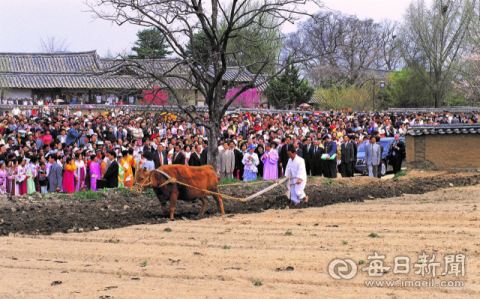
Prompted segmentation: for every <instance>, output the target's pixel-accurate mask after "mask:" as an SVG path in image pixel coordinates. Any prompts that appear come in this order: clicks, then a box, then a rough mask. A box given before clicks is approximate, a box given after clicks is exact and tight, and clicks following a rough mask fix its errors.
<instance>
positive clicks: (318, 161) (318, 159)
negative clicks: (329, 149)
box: [312, 146, 325, 170]
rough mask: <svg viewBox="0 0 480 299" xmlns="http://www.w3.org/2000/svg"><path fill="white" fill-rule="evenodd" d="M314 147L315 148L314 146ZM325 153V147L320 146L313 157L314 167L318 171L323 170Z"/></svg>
mask: <svg viewBox="0 0 480 299" xmlns="http://www.w3.org/2000/svg"><path fill="white" fill-rule="evenodd" d="M312 147H313V146H312ZM324 153H325V149H324V148H323V147H320V146H318V147H317V151H316V152H315V154H314V155H313V158H312V159H313V165H314V166H315V168H317V169H320V170H321V169H322V168H323V160H322V155H323V154H324Z"/></svg>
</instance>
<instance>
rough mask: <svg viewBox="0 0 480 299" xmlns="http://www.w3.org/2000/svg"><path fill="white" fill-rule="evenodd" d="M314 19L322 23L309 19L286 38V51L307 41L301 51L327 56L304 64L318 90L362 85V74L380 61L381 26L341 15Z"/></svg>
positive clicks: (338, 13) (325, 13)
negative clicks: (302, 41) (322, 87)
mask: <svg viewBox="0 0 480 299" xmlns="http://www.w3.org/2000/svg"><path fill="white" fill-rule="evenodd" d="M316 16H317V18H320V19H322V20H323V22H316V21H315V20H314V19H312V20H308V21H306V22H304V23H302V24H301V25H300V26H299V28H298V30H297V31H296V32H295V33H293V34H290V36H289V37H288V39H287V42H286V46H287V48H289V47H298V45H297V44H298V42H299V41H300V40H309V42H308V43H307V45H308V46H306V47H304V48H303V51H304V52H307V53H308V52H312V53H329V54H328V55H319V56H318V58H317V59H314V60H309V61H307V62H306V63H304V70H305V71H306V73H307V75H308V77H309V79H310V80H311V81H312V82H313V83H314V84H315V85H316V86H317V87H319V86H324V87H328V86H331V85H337V86H339V85H344V84H347V85H351V84H359V83H362V79H363V77H364V75H365V74H366V73H367V72H368V71H369V70H370V69H372V68H376V67H377V66H378V63H379V62H381V61H382V59H383V58H381V55H383V51H382V43H381V41H382V39H381V34H380V33H381V26H380V24H378V23H375V22H373V20H371V19H366V20H359V19H358V18H357V17H356V16H347V15H344V14H342V13H340V12H323V11H322V12H318V13H317V15H316ZM333 49H334V50H333ZM386 51H388V50H386ZM389 61H390V58H389Z"/></svg>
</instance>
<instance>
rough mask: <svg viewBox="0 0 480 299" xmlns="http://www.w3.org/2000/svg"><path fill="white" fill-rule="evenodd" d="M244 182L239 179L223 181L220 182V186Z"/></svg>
mask: <svg viewBox="0 0 480 299" xmlns="http://www.w3.org/2000/svg"><path fill="white" fill-rule="evenodd" d="M241 182H242V181H239V180H237V179H223V180H221V181H220V182H218V184H219V185H229V184H237V183H241Z"/></svg>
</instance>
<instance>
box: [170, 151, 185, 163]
mask: <svg viewBox="0 0 480 299" xmlns="http://www.w3.org/2000/svg"><path fill="white" fill-rule="evenodd" d="M172 164H176V165H185V155H184V154H183V153H181V152H178V153H174V154H173V159H172Z"/></svg>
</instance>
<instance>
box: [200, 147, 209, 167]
mask: <svg viewBox="0 0 480 299" xmlns="http://www.w3.org/2000/svg"><path fill="white" fill-rule="evenodd" d="M207 154H208V146H207V147H206V148H204V149H203V151H202V154H201V155H200V162H201V163H202V165H207V160H208V156H207Z"/></svg>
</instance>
